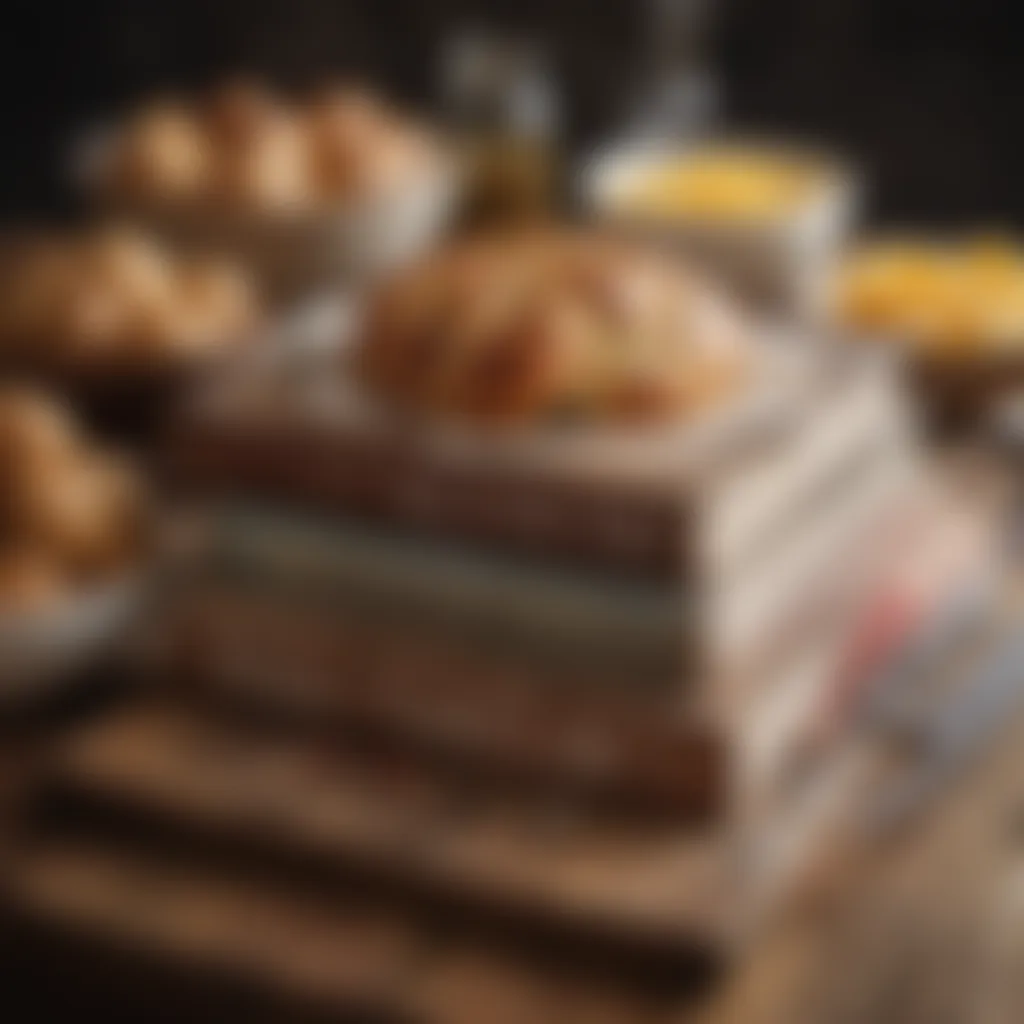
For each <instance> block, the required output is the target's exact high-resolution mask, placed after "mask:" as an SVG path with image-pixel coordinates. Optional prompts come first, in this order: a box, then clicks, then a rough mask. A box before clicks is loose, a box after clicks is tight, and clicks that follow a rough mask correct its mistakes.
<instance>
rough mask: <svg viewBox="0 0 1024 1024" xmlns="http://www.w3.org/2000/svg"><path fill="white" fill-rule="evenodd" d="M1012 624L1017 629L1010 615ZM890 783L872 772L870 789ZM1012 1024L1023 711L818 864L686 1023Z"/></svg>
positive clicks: (1023, 841)
mask: <svg viewBox="0 0 1024 1024" xmlns="http://www.w3.org/2000/svg"><path fill="white" fill-rule="evenodd" d="M1014 618H1015V620H1016V622H1018V623H1019V622H1020V621H1021V619H1020V615H1019V610H1018V611H1016V612H1015V615H1014ZM1008 626H1009V628H1010V630H1011V631H1012V630H1013V629H1014V625H1013V624H1012V623H1008ZM1018 628H1019V627H1018ZM1018 707H1019V705H1018ZM886 779H887V776H886V775H884V774H883V775H881V776H880V780H879V782H880V787H879V788H880V791H882V790H883V787H884V785H885V782H886ZM1022 1020H1024V717H1022V716H1021V715H1020V714H1019V713H1017V714H1014V715H1013V716H1006V719H1005V720H1004V721H1003V722H1002V724H1001V727H1000V728H999V730H998V732H997V733H996V734H995V735H994V736H993V738H992V742H990V743H989V744H987V745H986V747H985V749H983V750H982V751H980V753H979V756H978V757H977V758H976V759H975V760H974V761H973V762H972V763H970V764H968V765H967V766H965V771H964V773H963V775H962V777H960V778H957V779H955V780H954V781H953V783H952V784H951V785H950V787H949V788H948V790H946V791H945V793H944V794H943V795H942V798H941V800H940V801H939V802H938V803H937V804H936V805H935V806H933V807H931V808H929V809H927V810H926V811H924V812H922V814H921V815H920V817H918V818H917V819H915V820H913V821H912V822H910V823H908V824H907V826H906V827H905V828H904V829H902V830H898V831H896V832H895V833H894V834H892V835H890V836H887V837H880V836H870V835H869V834H867V833H865V834H864V836H863V839H862V841H861V842H859V843H856V844H854V845H853V846H852V847H851V848H848V849H846V850H845V851H844V853H843V854H842V855H841V856H840V857H839V858H838V859H837V860H836V861H835V862H833V863H831V864H828V865H824V866H823V869H822V870H821V872H820V873H819V877H818V878H817V879H816V880H815V881H814V883H813V884H811V885H809V886H808V889H807V891H806V893H805V894H804V898H803V900H802V901H801V902H800V903H799V904H798V905H797V906H795V907H794V908H793V910H792V912H791V913H790V914H789V915H788V918H787V920H786V921H784V922H780V924H779V926H778V927H777V928H775V929H774V930H773V931H772V933H771V934H770V935H766V936H765V937H764V939H763V941H762V942H761V943H760V944H759V946H756V947H755V948H754V949H752V950H751V951H750V955H749V956H748V957H747V958H746V960H745V961H744V962H743V963H742V964H740V965H739V966H738V968H737V969H736V971H735V972H734V973H733V974H732V975H731V976H730V977H729V979H728V980H727V982H726V983H725V984H724V985H722V986H721V987H720V988H719V989H718V991H716V992H715V993H714V994H713V995H712V997H711V998H710V999H709V1001H708V1003H707V1005H705V1006H703V1007H702V1008H701V1009H700V1010H699V1012H697V1013H696V1014H695V1016H694V1018H693V1021H694V1024H1004V1022H1005V1024H1012V1022H1018V1021H1022Z"/></svg>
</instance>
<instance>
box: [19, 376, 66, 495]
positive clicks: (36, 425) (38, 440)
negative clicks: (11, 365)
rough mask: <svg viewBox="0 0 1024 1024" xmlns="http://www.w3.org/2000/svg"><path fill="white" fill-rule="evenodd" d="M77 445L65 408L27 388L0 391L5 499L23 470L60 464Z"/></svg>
mask: <svg viewBox="0 0 1024 1024" xmlns="http://www.w3.org/2000/svg"><path fill="white" fill-rule="evenodd" d="M77 443H78V439H77V435H76V431H75V427H74V423H73V422H72V419H71V415H70V413H69V412H68V410H67V409H66V408H65V407H64V406H62V405H59V404H57V403H56V402H54V401H51V400H49V399H46V398H44V397H42V396H41V395H40V394H38V393H37V392H36V391H33V390H32V389H30V388H25V387H19V386H16V385H10V384H8V385H4V386H3V387H0V490H2V491H3V492H4V493H5V494H6V495H7V496H9V493H10V491H11V490H12V489H13V488H14V487H16V486H17V481H18V479H19V478H20V474H21V473H22V472H23V471H24V470H25V469H26V467H37V466H41V465H46V464H48V463H54V462H63V461H64V460H65V459H67V458H69V457H70V456H71V454H72V453H73V452H74V450H75V448H76V446H77Z"/></svg>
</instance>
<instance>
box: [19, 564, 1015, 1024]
mask: <svg viewBox="0 0 1024 1024" xmlns="http://www.w3.org/2000/svg"><path fill="white" fill-rule="evenodd" d="M1017 575H1018V577H1019V575H1020V573H1017ZM1006 604H1007V606H1006V608H1005V609H1004V612H1002V615H1001V618H1000V621H999V622H997V623H993V624H992V625H991V629H990V633H989V636H988V640H994V639H997V638H998V637H1000V636H1001V637H1004V638H1006V637H1012V636H1014V635H1016V634H1018V633H1019V632H1020V623H1021V622H1024V617H1022V611H1024V581H1018V584H1017V585H1016V586H1015V587H1014V588H1013V592H1012V593H1011V594H1010V595H1009V597H1008V600H1007V602H1006ZM976 646H978V647H979V648H986V647H988V646H989V643H988V642H987V641H986V642H982V643H979V644H977V645H976ZM983 653H984V650H976V651H975V652H974V654H973V655H972V656H981V655H982V654H983ZM948 668H949V669H950V671H952V670H956V671H955V672H952V674H953V675H956V674H957V673H958V671H959V670H961V669H962V668H966V667H963V666H955V665H953V666H949V667H948ZM941 676H942V673H939V674H937V678H936V685H937V687H938V689H940V690H941V689H942V686H943V680H942V678H941ZM79 710H82V711H88V710H89V709H72V712H77V711H79ZM91 710H92V711H95V710H96V709H91ZM80 717H81V716H80V715H79V714H70V715H68V716H59V715H58V716H57V717H56V719H55V720H54V721H52V722H50V723H48V722H47V721H46V720H45V719H44V720H42V721H39V722H31V721H27V722H26V723H25V724H24V726H23V727H16V728H12V729H9V730H7V731H5V733H4V736H3V741H2V743H0V815H2V819H0V833H2V834H3V835H6V836H9V835H10V834H11V831H12V830H13V829H12V828H11V827H10V826H11V825H12V823H13V821H14V814H15V812H16V809H17V806H18V804H19V803H20V801H19V799H18V798H19V797H20V795H22V793H23V786H22V782H23V780H25V781H31V778H32V775H33V771H32V766H33V762H34V761H35V760H36V758H37V756H38V755H39V754H40V753H41V752H43V753H45V748H46V746H47V742H48V737H49V736H50V735H51V734H52V732H54V731H55V732H56V733H57V734H60V733H62V732H63V725H65V724H67V720H68V718H71V719H73V720H77V719H78V718H80ZM48 726H49V727H48ZM1022 749H1024V716H1022V715H1020V714H1014V715H1012V716H1011V715H1009V714H1007V715H1006V716H1005V720H1004V721H1002V722H1001V723H1000V728H999V730H998V732H997V734H994V735H993V736H992V737H990V739H989V741H987V742H985V743H984V744H983V748H982V751H981V754H980V756H979V757H978V758H977V759H976V760H974V761H973V762H972V763H970V764H968V765H966V766H965V768H966V770H965V771H964V772H963V773H962V774H959V775H957V777H956V778H955V779H954V781H953V784H952V786H951V787H950V788H949V790H947V791H946V792H945V793H944V794H943V795H942V799H941V801H940V802H938V803H937V804H936V805H935V806H933V807H931V808H928V810H927V813H925V814H924V815H923V816H922V817H920V818H919V819H916V820H914V821H912V822H911V823H910V824H909V825H908V826H907V828H906V830H904V831H897V833H896V834H894V835H892V836H889V837H888V838H886V839H881V838H879V837H871V836H869V835H868V834H867V833H866V831H864V830H863V828H862V827H861V826H862V822H861V821H860V820H858V821H851V822H850V826H851V827H850V834H851V836H852V837H853V839H854V840H855V842H847V843H844V844H840V846H839V847H838V848H837V851H836V853H835V856H833V857H830V858H826V859H825V861H824V862H823V863H822V864H821V865H820V869H819V870H818V871H817V872H816V873H815V874H814V877H813V878H812V879H810V880H808V884H807V885H806V886H805V887H804V890H803V892H802V893H801V894H800V899H799V900H797V901H796V904H795V905H794V906H793V908H792V910H791V912H790V913H788V914H787V915H786V919H785V920H782V921H779V922H778V923H777V926H776V927H774V928H772V929H771V930H770V931H766V932H765V933H764V934H763V936H762V937H761V938H760V940H759V941H757V942H756V943H755V944H754V945H753V946H752V947H751V948H750V949H748V950H746V951H745V955H743V956H742V957H741V958H740V959H739V961H738V962H737V963H736V964H735V965H733V967H732V969H731V970H730V972H729V973H728V974H727V975H726V976H725V977H723V978H722V979H721V981H720V983H719V984H717V985H716V986H715V987H714V988H713V989H712V990H711V991H710V992H708V993H707V994H706V995H705V997H703V999H702V1001H701V1002H700V1004H699V1005H694V1004H693V1001H692V1000H689V1001H687V1002H686V1005H685V1006H675V1007H674V1008H673V1011H672V1014H671V1017H670V1015H668V1014H666V1013H664V1012H663V1011H664V1010H665V1008H664V1007H657V1008H655V1012H654V1013H653V1014H651V1015H648V1013H647V1012H646V1008H634V1007H633V1005H632V999H633V995H631V1002H630V1008H629V1011H628V1012H627V1013H626V1014H625V1016H615V1015H614V1014H612V1015H611V1016H609V1014H608V1010H609V1002H610V1000H611V996H610V995H606V994H604V993H602V992H600V991H598V990H597V989H596V988H594V987H590V983H588V987H587V989H586V991H585V992H583V993H579V992H577V993H573V995H572V997H571V1000H569V1001H571V1002H572V1005H573V1006H574V1007H579V1006H581V1005H582V1004H581V1002H580V1001H579V999H581V998H583V997H584V996H586V999H585V1001H587V1000H589V1001H587V1009H585V1010H580V1009H574V1010H568V1009H566V1007H567V1006H568V1005H569V1004H568V1002H567V1001H566V999H568V996H565V997H564V998H563V996H562V995H561V994H559V995H558V996H557V997H555V996H554V995H551V996H550V997H549V996H547V995H546V996H545V1001H546V1006H547V1007H548V1009H549V1010H550V1011H551V1012H550V1013H549V1014H547V1016H545V1014H544V1013H541V1012H540V1011H537V1009H536V1007H534V1009H530V1010H527V1011H523V1012H522V1013H519V1012H517V1010H516V1006H517V1005H516V1002H515V999H516V998H519V1000H520V1002H519V1006H520V1007H521V1006H526V1007H530V1006H531V1004H530V1002H529V998H527V995H528V991H527V989H528V984H527V982H529V983H532V982H536V981H537V977H536V972H532V971H531V972H527V974H528V978H527V977H526V976H524V977H523V978H519V977H514V978H513V979H512V980H509V979H508V978H503V980H502V982H501V984H499V983H498V982H495V983H494V985H495V990H497V991H498V992H504V993H505V995H502V996H501V998H502V1001H503V1006H504V1008H505V1012H504V1015H503V1017H502V1020H508V1021H509V1022H510V1024H517V1022H518V1021H525V1022H527V1024H543V1022H546V1021H549V1020H550V1021H553V1022H557V1024H571V1022H575V1024H590V1022H592V1021H604V1020H611V1019H616V1020H617V1019H630V1020H641V1019H642V1020H645V1021H651V1020H656V1021H657V1022H658V1024H665V1022H666V1021H667V1020H669V1019H671V1020H673V1021H676V1020H678V1021H679V1022H681V1024H682V1022H685V1024H1004V1022H1006V1024H1018V1022H1020V1021H1024V755H1022V754H1021V751H1022ZM899 768H900V765H899V764H898V763H895V764H892V765H889V764H882V765H880V770H879V773H878V776H877V778H878V781H877V790H878V795H879V796H882V795H884V794H885V793H886V792H889V791H890V790H891V787H892V786H893V785H894V780H895V779H896V778H898V777H899V771H898V769H899ZM4 791H6V792H4ZM51 850H52V848H51ZM111 852H112V848H111V847H110V846H105V847H104V849H103V850H102V854H103V856H102V857H101V858H100V859H99V860H98V861H97V864H98V865H99V867H98V868H97V869H100V870H105V865H106V864H108V863H109V860H108V854H110V853H111ZM113 852H115V853H120V852H121V851H120V850H119V849H118V848H116V847H115V848H114V850H113ZM80 862H81V858H79V857H78V855H77V854H76V856H75V857H74V858H73V859H72V860H71V861H69V862H68V863H71V865H72V866H74V865H77V864H79V863H80ZM135 862H136V858H134V857H130V858H129V863H130V864H132V865H133V864H135ZM68 863H65V862H61V861H60V860H59V857H58V856H57V857H53V858H51V859H50V860H46V859H45V858H41V859H40V860H39V861H38V862H36V864H35V866H34V867H33V871H34V872H35V871H36V870H37V868H38V870H39V871H42V876H40V877H41V878H43V881H46V879H48V878H50V876H49V874H47V873H46V870H45V868H46V867H47V865H50V866H52V867H53V869H54V874H53V876H52V877H54V878H66V877H67V876H66V874H65V873H63V868H65V867H67V866H68ZM58 868H59V870H58ZM129 873H130V872H129ZM124 877H127V876H126V874H124V872H121V871H120V869H119V872H118V874H117V878H115V879H114V882H113V883H112V885H113V886H114V888H113V889H112V892H113V893H114V894H115V896H117V899H116V900H114V902H113V903H112V907H113V906H115V904H116V905H117V906H121V905H123V904H124V900H123V898H122V895H119V892H120V890H119V887H120V885H121V880H122V879H123V878H124ZM201 881H202V880H201ZM219 881H220V880H217V885H216V886H214V889H216V891H217V892H218V893H219V892H220V891H221V889H220V885H219ZM232 881H233V880H232ZM114 883H116V885H115V884H114ZM186 883H187V884H186V885H185V886H184V888H183V889H182V892H187V893H194V891H198V890H196V889H195V887H194V882H193V880H191V879H188V880H186ZM47 891H48V890H47ZM203 891H204V892H205V891H206V890H203ZM211 891H212V890H211ZM204 905H205V903H204ZM232 905H233V904H232ZM247 906H248V903H247ZM290 906H291V905H290V904H289V905H288V906H286V907H284V908H281V907H279V906H278V905H276V904H274V905H273V906H268V908H267V912H268V913H270V914H271V915H272V914H276V913H279V912H286V911H287V912H288V913H291V908H290ZM246 912H249V911H248V910H247V911H246ZM153 920H155V921H157V922H159V923H162V924H163V923H166V922H167V921H169V920H171V918H170V915H166V916H165V915H160V914H158V915H157V916H156V918H155V919H153ZM289 920H291V919H289ZM242 934H243V937H245V933H244V932H243V933H242ZM158 937H159V936H158ZM329 938H330V943H329V945H330V948H331V950H333V949H334V948H335V943H337V945H338V947H339V948H340V947H343V946H344V944H345V942H349V941H350V938H349V936H348V935H347V933H346V934H345V935H342V934H340V933H339V935H337V936H335V935H334V933H333V932H332V934H331V936H330V937H329ZM232 941H233V940H232ZM357 941H358V940H357V939H356V942H357ZM41 952H42V955H41V957H40V963H41V964H42V971H43V974H42V977H44V978H48V979H49V978H50V974H48V972H51V971H52V967H53V965H52V946H47V945H44V946H42V947H41ZM457 952H458V951H457ZM469 952H471V953H475V954H477V955H478V953H479V950H478V949H475V950H470V951H469ZM232 955H233V950H232ZM336 955H337V954H336V953H335V952H333V951H332V952H331V954H330V957H329V964H333V963H334V962H335V959H334V958H335V957H336ZM461 955H462V952H459V954H458V956H456V955H455V954H453V956H454V961H453V966H452V968H451V972H450V973H451V974H453V975H454V976H455V977H456V980H455V981H453V982H452V983H451V986H450V988H451V992H450V993H449V1005H452V1004H453V1002H454V1004H457V1005H458V1009H459V1010H460V1011H461V1013H462V1018H461V1019H465V1020H466V1021H467V1024H492V1019H490V1018H483V1017H480V1016H479V1015H477V1016H476V1017H475V1018H474V1017H473V1015H472V1013H471V1012H469V1011H468V1010H467V1004H466V1001H465V998H464V995H463V994H462V993H465V991H466V987H465V986H466V985H467V984H468V985H469V986H470V988H472V987H473V986H474V985H480V984H484V986H485V987H486V986H487V985H489V984H490V983H489V982H481V981H480V977H481V972H480V970H478V969H477V968H476V967H474V968H473V969H472V970H469V971H468V974H469V975H470V977H469V980H468V981H467V980H466V978H464V977H462V974H466V973H467V972H465V971H462V974H460V972H461V969H460V968H459V966H458V963H459V957H460V956H461ZM467 955H468V953H467ZM315 963H316V964H319V965H321V967H323V966H324V962H323V961H319V959H317V961H316V962H315ZM302 966H303V965H302V964H300V967H302ZM3 967H4V965H3V964H2V963H0V976H2V969H3ZM136 967H137V965H132V966H130V967H129V966H128V965H126V970H128V973H129V974H130V975H131V974H132V972H134V971H135V969H136ZM506 967H507V964H505V962H504V961H503V962H502V964H500V965H498V967H496V968H495V971H497V972H498V974H502V972H503V971H505V968H506ZM488 971H489V969H487V970H484V971H483V976H484V977H485V978H486V977H489V976H490V974H494V973H495V972H494V971H490V972H489V974H488ZM506 973H507V972H506ZM132 976H133V975H132ZM327 976H328V978H329V980H331V981H332V990H333V984H334V978H335V975H334V972H333V970H328V971H327ZM438 976H440V977H443V976H444V972H443V971H442V972H440V973H439V975H438ZM322 980H323V979H322ZM344 981H345V979H344V978H341V979H340V981H339V984H341V983H343V982H344ZM318 983H319V982H317V984H318ZM303 984H305V982H303ZM439 984H440V983H439ZM342 987H344V985H342ZM442 987H443V986H442ZM359 991H361V989H360V990H359ZM453 993H454V994H453ZM343 994H344V993H343ZM356 994H358V993H356ZM634 994H635V993H634ZM506 996H507V997H506ZM69 998H70V997H69ZM146 998H147V999H148V1001H150V1002H151V1004H152V1001H153V998H154V996H153V994H152V992H150V991H148V990H147V991H146ZM424 998H427V996H426V995H424ZM430 998H431V999H432V998H433V995H430ZM510 1000H511V1001H510ZM523 1000H525V1001H523ZM100 1006H101V1008H102V1009H104V1010H105V1009H106V1006H105V1005H103V1004H100ZM66 1009H68V1010H70V1011H71V1012H73V1013H76V1014H77V1013H79V1012H80V1011H81V1010H82V1009H83V1005H82V1004H79V1002H75V1001H69V1002H68V1004H67V1007H66ZM634 1009H637V1010H639V1011H640V1012H639V1013H637V1014H634ZM470 1010H471V1008H470ZM467 1014H468V1015H467ZM428 1017H429V1018H430V1019H434V1018H435V1017H436V1019H441V1020H455V1019H460V1018H457V1017H456V1016H453V1015H452V1014H450V1013H449V1012H447V1008H446V1009H445V1011H444V1013H443V1014H441V1015H440V1016H439V1017H437V1015H428ZM52 1019H67V1014H66V1013H62V1014H60V1015H59V1016H57V1017H55V1018H52ZM111 1019H133V1018H131V1017H127V1018H111ZM134 1019H138V1018H137V1017H136V1018H134ZM161 1019H169V1020H184V1019H191V1018H189V1017H187V1016H181V1015H179V1016H173V1015H171V1016H166V1015H165V1016H164V1017H163V1018H161ZM207 1019H214V1020H225V1019H238V1018H237V1017H236V1018H231V1017H225V1016H220V1017H217V1016H213V1017H212V1018H207ZM245 1019H255V1018H245ZM284 1019H287V1020H289V1021H290V1024H298V1022H299V1021H300V1020H305V1019H307V1018H305V1017H303V1016H301V1015H298V1014H296V1013H294V1012H293V1013H292V1014H291V1015H290V1016H286V1017H285V1018H284ZM309 1019H313V1018H311V1017H310V1018H309ZM332 1019H335V1018H333V1017H332ZM416 1019H419V1018H416Z"/></svg>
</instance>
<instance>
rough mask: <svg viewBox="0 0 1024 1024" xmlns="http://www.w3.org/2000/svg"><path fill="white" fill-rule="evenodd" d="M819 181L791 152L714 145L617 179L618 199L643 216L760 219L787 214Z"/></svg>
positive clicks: (810, 166) (815, 169)
mask: <svg viewBox="0 0 1024 1024" xmlns="http://www.w3.org/2000/svg"><path fill="white" fill-rule="evenodd" d="M821 182H822V170H821V168H820V167H818V166H816V165H815V164H814V163H813V162H812V161H810V160H808V159H806V158H803V157H801V156H798V155H796V154H791V153H786V152H773V151H770V150H757V149H739V148H723V149H717V148H716V149H708V150H705V151H700V152H694V153H690V154H680V155H675V156H671V157H666V158H665V159H664V160H663V161H661V162H656V163H652V164H650V165H649V166H647V167H644V168H642V169H641V170H639V171H637V172H636V173H635V174H633V175H631V176H630V178H629V180H628V181H626V182H624V183H623V185H622V188H621V190H620V193H619V196H618V200H619V205H620V206H621V207H622V208H623V209H625V210H628V211H631V212H633V213H637V214H643V215H645V216H658V217H665V218H669V219H671V218H680V219H693V220H712V221H714V220H719V221H736V222H745V221H762V220H769V219H772V218H775V217H779V216H784V215H786V214H788V213H791V212H792V211H793V210H794V209H795V208H797V207H798V206H800V205H801V204H802V203H803V202H805V201H806V200H807V198H808V197H809V196H810V195H811V194H812V192H813V190H814V189H815V188H816V187H817V186H819V185H820V184H821Z"/></svg>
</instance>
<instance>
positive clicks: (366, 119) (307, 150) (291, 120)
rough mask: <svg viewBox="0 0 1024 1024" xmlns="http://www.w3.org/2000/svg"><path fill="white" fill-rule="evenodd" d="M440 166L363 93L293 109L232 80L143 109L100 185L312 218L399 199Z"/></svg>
mask: <svg viewBox="0 0 1024 1024" xmlns="http://www.w3.org/2000/svg"><path fill="white" fill-rule="evenodd" d="M433 159H434V146H433V144H432V143H431V141H430V140H429V139H428V137H427V136H426V134H425V133H424V132H423V131H422V130H421V129H419V128H418V127H417V126H416V125H414V124H413V123H412V122H411V121H409V120H408V119H406V118H404V117H402V116H401V115H399V114H398V113H397V112H396V111H395V110H393V109H391V108H390V107H389V106H388V105H387V104H386V103H384V102H383V101H382V100H380V99H378V98H376V97H374V96H372V95H370V94H368V93H366V92H363V91H361V90H358V89H354V88H350V87H342V86H338V85H332V86H328V87H325V88H324V89H321V90H320V91H318V92H316V93H314V94H312V95H311V96H309V97H307V98H304V99H301V100H299V101H294V102H292V101H286V100H285V99H283V98H281V97H279V96H276V95H274V94H273V93H272V92H270V91H269V90H267V89H266V88H264V87H262V86H261V85H259V84H256V83H251V82H245V81H235V82H228V83H226V84H224V85H222V86H221V87H219V88H217V89H215V90H214V91H212V92H211V93H210V94H208V95H207V96H205V97H202V98H200V99H198V100H195V101H192V102H185V101H175V100H163V101H159V102H156V103H151V104H148V105H147V106H145V107H144V108H143V109H142V110H141V111H140V112H139V113H138V114H136V115H135V116H134V117H131V118H129V119H128V121H127V122H126V123H125V125H124V126H123V128H122V129H121V130H120V132H119V133H118V134H117V136H116V137H115V140H114V143H113V146H112V148H111V150H110V152H109V156H108V159H107V161H106V165H105V167H104V168H103V169H102V170H101V178H102V184H103V185H104V186H105V188H106V189H107V191H109V192H111V193H113V194H114V195H115V196H118V197H121V198H123V199H127V200H129V201H132V202H135V203H140V202H141V203H143V204H148V205H156V206H164V207H177V208H181V207H189V208H192V209H196V208H203V209H217V210H223V209H225V208H226V209H230V210H234V211H236V212H237V211H244V212H259V213H270V214H278V213H296V212H306V213H308V212H313V211H317V210H322V209H324V208H326V207H333V206H337V205H339V204H340V205H346V204H350V203H356V202H360V201H365V200H369V199H373V198H375V197H377V196H379V195H381V194H387V193H390V192H393V191H394V190H395V189H397V188H400V187H401V185H402V184H403V183H405V182H408V181H410V180H412V179H413V178H415V176H417V175H418V174H420V173H421V172H422V171H423V169H424V168H425V167H428V166H429V165H430V163H431V161H432V160H433Z"/></svg>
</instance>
